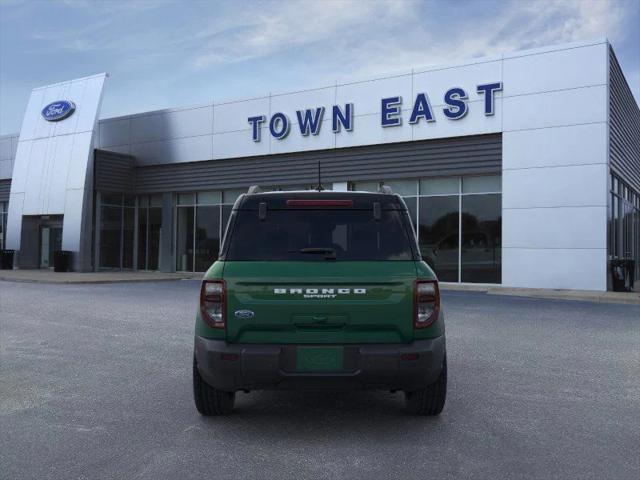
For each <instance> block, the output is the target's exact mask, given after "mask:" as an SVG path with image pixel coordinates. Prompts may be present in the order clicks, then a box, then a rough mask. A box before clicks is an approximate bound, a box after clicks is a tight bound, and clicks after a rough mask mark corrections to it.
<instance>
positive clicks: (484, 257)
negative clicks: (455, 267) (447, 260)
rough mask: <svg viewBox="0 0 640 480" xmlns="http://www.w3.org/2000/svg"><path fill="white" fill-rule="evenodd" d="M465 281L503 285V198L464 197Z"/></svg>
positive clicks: (463, 251)
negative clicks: (501, 283)
mask: <svg viewBox="0 0 640 480" xmlns="http://www.w3.org/2000/svg"><path fill="white" fill-rule="evenodd" d="M461 221H462V242H461V247H462V250H461V260H462V264H461V270H462V279H461V280H462V281H463V282H470V283H500V282H501V265H502V199H501V195H500V194H494V195H465V196H463V197H462V218H461Z"/></svg>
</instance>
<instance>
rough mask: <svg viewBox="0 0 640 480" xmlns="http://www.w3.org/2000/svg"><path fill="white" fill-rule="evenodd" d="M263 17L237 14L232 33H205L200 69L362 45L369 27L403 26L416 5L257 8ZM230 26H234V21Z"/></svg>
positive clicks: (374, 1)
mask: <svg viewBox="0 0 640 480" xmlns="http://www.w3.org/2000/svg"><path fill="white" fill-rule="evenodd" d="M253 5H254V9H255V10H256V11H257V12H259V13H256V14H255V15H251V17H250V19H246V20H244V21H243V20H242V19H238V18H233V17H238V16H240V17H243V15H242V12H241V11H235V12H233V14H232V18H231V19H230V23H231V24H232V25H233V27H232V28H228V29H225V30H222V31H220V30H216V29H213V32H209V31H204V32H199V33H197V34H196V35H195V36H196V38H198V39H200V40H204V43H203V44H202V45H201V46H200V48H199V53H198V54H197V55H196V56H195V58H193V62H192V65H193V66H194V67H195V68H196V69H204V68H208V67H213V66H217V65H221V64H229V63H237V62H242V61H247V60H252V59H257V58H263V57H266V56H269V55H272V54H275V53H278V52H282V51H291V50H295V49H299V48H302V47H305V46H311V45H316V44H318V45H322V48H323V49H325V51H327V52H331V50H332V47H333V46H334V45H335V42H336V40H338V37H343V38H347V39H349V41H356V42H357V41H359V40H358V33H359V32H360V31H361V30H363V29H364V27H369V28H370V27H371V26H372V24H376V23H379V22H380V21H381V20H383V21H384V22H394V21H402V20H403V19H405V18H407V12H409V11H410V10H411V8H412V7H413V6H414V5H416V4H415V3H413V2H409V1H407V0H396V1H394V2H384V1H378V0H369V1H347V0H333V1H324V2H302V1H290V2H284V3H278V4H275V3H259V4H253ZM228 21H229V20H228Z"/></svg>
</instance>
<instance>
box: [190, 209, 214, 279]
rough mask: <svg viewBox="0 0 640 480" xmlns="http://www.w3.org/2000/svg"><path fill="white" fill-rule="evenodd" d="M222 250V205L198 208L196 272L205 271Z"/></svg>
mask: <svg viewBox="0 0 640 480" xmlns="http://www.w3.org/2000/svg"><path fill="white" fill-rule="evenodd" d="M219 251H220V207H219V206H218V205H216V206H213V207H202V206H199V207H198V208H197V209H196V252H195V253H196V264H195V271H196V272H204V271H206V270H208V269H209V267H210V266H211V264H212V263H213V262H215V261H216V260H217V258H218V253H219Z"/></svg>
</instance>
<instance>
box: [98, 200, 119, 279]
mask: <svg viewBox="0 0 640 480" xmlns="http://www.w3.org/2000/svg"><path fill="white" fill-rule="evenodd" d="M121 245H122V207H112V206H102V207H101V208H100V267H101V268H120V247H121Z"/></svg>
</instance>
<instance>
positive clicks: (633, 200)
mask: <svg viewBox="0 0 640 480" xmlns="http://www.w3.org/2000/svg"><path fill="white" fill-rule="evenodd" d="M639 206H640V193H639V192H636V191H635V190H634V189H633V188H631V187H630V186H629V185H626V184H625V183H624V182H623V181H622V180H620V179H619V178H618V177H617V176H616V175H615V174H613V173H612V174H611V192H610V201H609V240H608V253H609V259H610V260H615V259H627V260H633V261H634V263H635V272H634V273H635V278H636V279H637V278H638V277H640V208H638V207H639ZM609 273H610V274H611V272H609Z"/></svg>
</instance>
